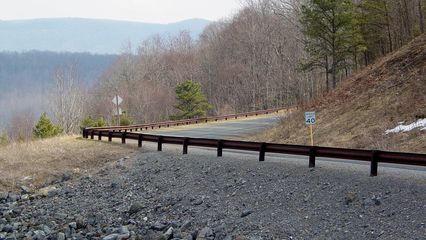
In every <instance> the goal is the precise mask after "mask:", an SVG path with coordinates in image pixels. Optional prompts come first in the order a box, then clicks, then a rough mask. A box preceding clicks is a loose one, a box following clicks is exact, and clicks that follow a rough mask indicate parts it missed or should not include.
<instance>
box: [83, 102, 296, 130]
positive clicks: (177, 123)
mask: <svg viewBox="0 0 426 240" xmlns="http://www.w3.org/2000/svg"><path fill="white" fill-rule="evenodd" d="M292 109H293V108H276V109H268V110H260V111H255V112H247V113H238V114H230V115H224V116H216V117H203V118H194V119H185V120H177V121H166V122H158V123H147V124H137V125H129V126H110V127H96V128H87V129H97V130H113V131H118V132H120V131H129V132H133V131H135V132H137V131H143V130H148V129H154V128H162V127H172V126H182V125H190V124H198V123H207V122H216V121H222V120H231V119H238V118H242V117H252V116H259V115H267V114H272V113H278V112H279V111H291V110H292Z"/></svg>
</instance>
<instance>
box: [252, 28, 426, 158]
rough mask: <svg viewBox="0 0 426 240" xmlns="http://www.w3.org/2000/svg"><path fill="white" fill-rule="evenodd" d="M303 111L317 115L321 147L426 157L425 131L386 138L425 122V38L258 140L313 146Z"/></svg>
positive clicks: (307, 107) (297, 113) (344, 84)
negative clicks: (406, 126) (398, 128)
mask: <svg viewBox="0 0 426 240" xmlns="http://www.w3.org/2000/svg"><path fill="white" fill-rule="evenodd" d="M304 111H316V112H317V125H316V126H315V128H314V133H315V142H316V144H317V145H320V146H335V147H352V148H366V149H382V150H392V151H410V152H421V153H426V131H425V130H423V131H422V130H421V128H415V129H414V130H412V131H408V132H405V133H392V134H385V131H386V130H388V129H393V128H395V127H396V126H398V125H399V124H401V123H402V122H403V124H410V123H413V122H416V121H417V120H419V119H423V118H426V35H422V36H420V37H418V38H416V39H415V40H413V41H412V42H410V43H409V44H407V45H406V46H405V47H403V48H401V49H400V50H398V51H396V52H394V53H392V54H389V55H388V56H385V57H384V58H382V59H380V60H378V61H377V62H376V63H375V64H373V65H370V66H368V67H366V68H365V69H363V70H362V71H360V72H359V73H357V74H355V75H354V76H352V77H350V78H349V79H347V80H345V81H344V82H343V83H342V84H341V85H340V86H339V87H338V88H337V89H336V90H335V91H333V92H331V93H329V94H327V95H326V96H324V97H322V98H319V99H316V100H315V101H314V102H312V103H311V104H310V105H308V106H304V107H303V108H302V109H301V110H299V111H296V112H294V113H293V114H292V115H291V116H289V117H288V118H287V119H285V120H284V121H283V123H282V124H281V125H280V126H279V127H276V128H274V129H272V130H270V131H267V132H265V133H262V134H260V135H258V136H256V137H255V138H254V140H260V141H268V142H279V143H289V144H310V143H309V137H308V136H309V135H308V128H307V127H306V126H305V124H304Z"/></svg>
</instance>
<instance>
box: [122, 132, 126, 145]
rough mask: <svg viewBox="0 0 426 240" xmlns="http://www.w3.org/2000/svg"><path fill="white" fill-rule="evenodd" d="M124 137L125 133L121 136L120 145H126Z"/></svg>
mask: <svg viewBox="0 0 426 240" xmlns="http://www.w3.org/2000/svg"><path fill="white" fill-rule="evenodd" d="M126 135H127V132H123V133H122V134H121V144H126Z"/></svg>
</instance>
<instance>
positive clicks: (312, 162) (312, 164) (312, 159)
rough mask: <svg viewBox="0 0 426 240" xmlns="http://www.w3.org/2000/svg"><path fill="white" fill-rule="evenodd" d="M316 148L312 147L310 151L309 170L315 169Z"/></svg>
mask: <svg viewBox="0 0 426 240" xmlns="http://www.w3.org/2000/svg"><path fill="white" fill-rule="evenodd" d="M315 152H316V149H315V147H311V149H310V150H309V168H315Z"/></svg>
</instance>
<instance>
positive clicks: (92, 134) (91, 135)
mask: <svg viewBox="0 0 426 240" xmlns="http://www.w3.org/2000/svg"><path fill="white" fill-rule="evenodd" d="M93 138H95V130H92V131H90V139H93Z"/></svg>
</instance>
